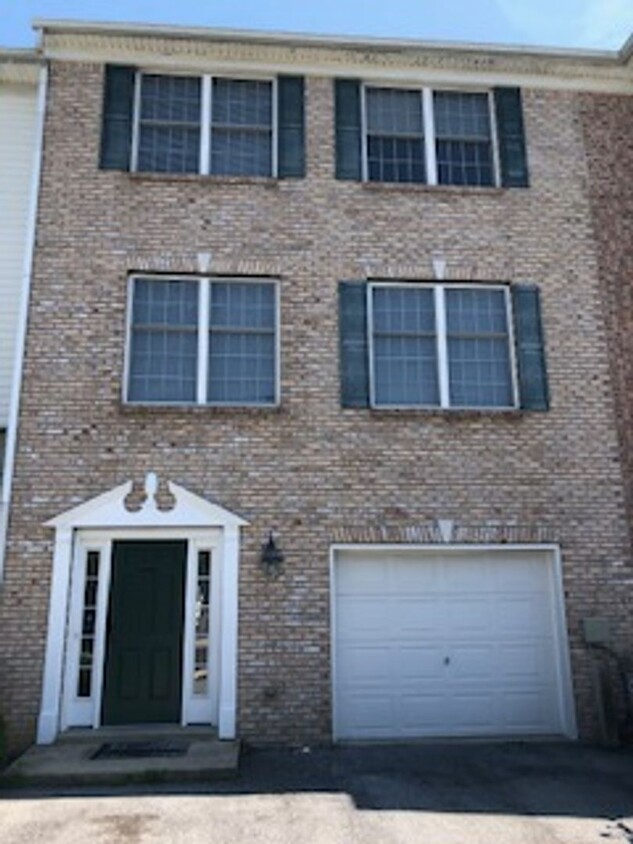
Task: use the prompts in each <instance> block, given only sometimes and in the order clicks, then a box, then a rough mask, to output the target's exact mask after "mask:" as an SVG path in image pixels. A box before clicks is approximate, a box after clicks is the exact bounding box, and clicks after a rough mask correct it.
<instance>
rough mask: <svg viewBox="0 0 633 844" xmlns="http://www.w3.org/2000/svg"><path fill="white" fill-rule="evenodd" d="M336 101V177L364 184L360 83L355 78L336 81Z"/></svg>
mask: <svg viewBox="0 0 633 844" xmlns="http://www.w3.org/2000/svg"><path fill="white" fill-rule="evenodd" d="M334 100H335V121H336V178H337V179H352V180H356V181H360V179H361V178H362V175H361V140H362V139H361V125H360V82H357V81H356V80H353V79H337V80H336V81H335V82H334Z"/></svg>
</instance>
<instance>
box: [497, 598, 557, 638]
mask: <svg viewBox="0 0 633 844" xmlns="http://www.w3.org/2000/svg"><path fill="white" fill-rule="evenodd" d="M495 618H496V626H497V630H498V631H499V633H501V634H504V635H505V636H513V635H515V634H517V635H529V634H531V633H533V632H534V630H547V629H549V628H550V626H551V603H550V599H549V596H548V595H546V594H537V595H527V596H524V597H520V598H518V597H515V596H510V597H508V596H506V595H501V596H500V597H499V599H498V600H497V602H496V616H495Z"/></svg>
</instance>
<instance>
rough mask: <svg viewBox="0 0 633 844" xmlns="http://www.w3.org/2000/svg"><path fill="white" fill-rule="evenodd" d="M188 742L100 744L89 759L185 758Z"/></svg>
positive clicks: (120, 742)
mask: <svg viewBox="0 0 633 844" xmlns="http://www.w3.org/2000/svg"><path fill="white" fill-rule="evenodd" d="M189 745H190V742H188V741H110V742H106V744H102V745H101V747H100V748H99V749H98V750H97V751H96V752H95V753H93V754H92V756H91V757H90V758H91V759H151V758H154V757H160V756H186V754H187V751H188V750H189Z"/></svg>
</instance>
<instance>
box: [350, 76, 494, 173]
mask: <svg viewBox="0 0 633 844" xmlns="http://www.w3.org/2000/svg"><path fill="white" fill-rule="evenodd" d="M361 88H362V91H361V109H360V112H361V135H362V143H361V174H362V179H363V181H364V182H369V181H370V179H369V151H368V137H369V132H368V122H367V91H368V90H369V89H378V90H380V89H382V88H392V89H394V90H400V91H418V92H419V94H420V97H421V106H422V130H423V132H424V136H423V141H424V175H425V177H426V178H425V181H424V182H388V183H387V182H380V181H372V182H371V184H396V185H427V186H432V187H435V186H439V187H443V188H451V187H458V188H465V189H470V188H474V189H477V188H484V189H485V188H493V187H495V188H498V187H501V165H500V159H499V143H498V132H497V118H496V114H495V108H494V98H493V95H492V91H491V90H490V89H489V88H480V87H477V88H469V87H459V88H458V87H455V86H454V85H450V86H449V85H433V86H426V85H425V86H420V85H413V84H411V85H403V84H397V85H395V84H394V83H393V82H388V81H385V82H371V83H363V84H362V86H361ZM436 91H441V92H453V93H456V94H485V95H486V97H487V98H488V114H489V117H490V143H491V145H492V174H493V184H492V185H440V183H439V178H438V168H437V138H436V136H435V109H434V103H433V95H434V93H435V92H436Z"/></svg>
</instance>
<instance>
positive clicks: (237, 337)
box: [126, 276, 279, 405]
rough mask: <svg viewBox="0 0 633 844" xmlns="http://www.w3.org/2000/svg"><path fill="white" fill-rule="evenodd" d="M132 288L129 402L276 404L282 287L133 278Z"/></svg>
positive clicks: (262, 283) (228, 281)
mask: <svg viewBox="0 0 633 844" xmlns="http://www.w3.org/2000/svg"><path fill="white" fill-rule="evenodd" d="M130 283H131V290H130V295H131V312H130V320H129V321H130V326H129V341H128V356H127V388H126V398H127V400H128V401H130V402H143V403H144V402H147V403H161V404H182V403H187V404H215V405H272V404H275V403H276V402H277V401H278V392H279V388H278V383H279V363H278V360H279V355H278V348H277V347H278V328H277V326H278V294H277V284H276V282H274V281H260V280H257V281H251V280H242V279H215V278H214V279H208V278H203V279H191V278H164V277H147V276H142V277H141V276H135V277H133V278H132V279H131V281H130Z"/></svg>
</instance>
